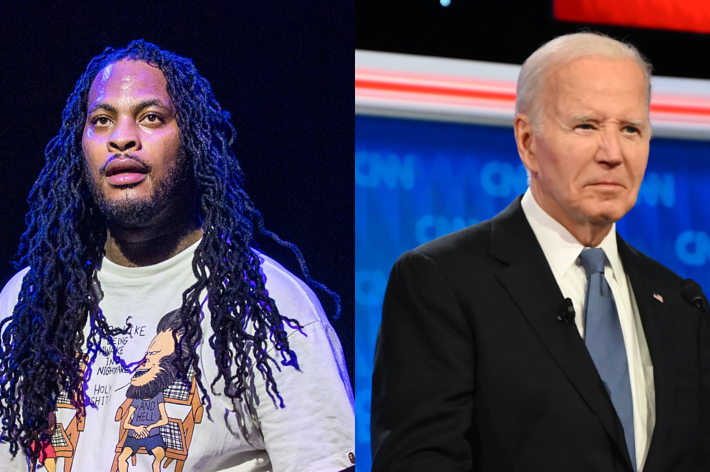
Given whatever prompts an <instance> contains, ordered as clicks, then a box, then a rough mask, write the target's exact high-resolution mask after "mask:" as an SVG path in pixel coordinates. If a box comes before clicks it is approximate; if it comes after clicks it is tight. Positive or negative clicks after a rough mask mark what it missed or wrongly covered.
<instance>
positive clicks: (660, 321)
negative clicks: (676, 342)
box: [617, 235, 676, 472]
mask: <svg viewBox="0 0 710 472" xmlns="http://www.w3.org/2000/svg"><path fill="white" fill-rule="evenodd" d="M617 236H618V235H617ZM617 245H618V247H619V255H620V256H621V261H622V263H623V264H624V270H625V271H626V275H627V276H628V277H629V280H630V282H631V287H632V289H633V294H634V298H635V299H636V304H637V306H638V310H639V316H640V318H641V324H642V325H643V332H644V335H645V337H646V344H647V345H648V351H649V354H650V355H651V362H652V364H653V380H654V388H655V396H656V402H655V403H656V423H655V426H654V430H653V436H652V437H651V438H650V448H649V453H648V457H647V458H646V467H645V468H644V470H645V471H647V472H651V471H652V470H653V468H652V464H654V463H655V462H656V461H657V459H656V458H655V456H656V455H659V454H660V455H662V454H663V444H666V443H667V435H668V432H669V431H670V429H671V428H670V426H671V423H672V419H673V392H674V391H675V383H676V376H675V370H674V368H673V364H672V359H674V358H675V355H674V346H673V343H672V342H670V340H671V339H674V337H673V336H670V335H669V333H671V332H672V331H673V329H674V327H673V323H672V316H671V315H672V314H671V313H670V310H671V307H670V305H669V303H670V300H671V299H672V297H671V296H670V294H668V293H664V290H663V289H664V288H666V289H667V287H655V286H654V284H653V281H652V280H651V279H650V277H649V276H648V274H651V273H653V271H652V270H651V268H650V267H646V266H645V264H644V258H643V257H641V256H640V254H638V252H637V251H636V250H635V249H633V248H631V247H630V246H629V245H628V244H626V242H625V241H624V240H623V239H621V238H620V237H617ZM654 294H657V295H660V296H661V297H663V298H664V299H665V300H668V301H669V303H661V302H660V301H659V300H657V299H656V298H654ZM659 459H660V457H659Z"/></svg>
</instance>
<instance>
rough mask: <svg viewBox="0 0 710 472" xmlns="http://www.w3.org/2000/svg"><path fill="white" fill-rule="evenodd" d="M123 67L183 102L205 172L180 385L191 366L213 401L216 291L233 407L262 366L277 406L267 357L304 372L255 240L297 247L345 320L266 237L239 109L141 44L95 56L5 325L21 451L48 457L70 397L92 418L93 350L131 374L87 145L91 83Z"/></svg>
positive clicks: (0, 362) (25, 238) (1, 350)
mask: <svg viewBox="0 0 710 472" xmlns="http://www.w3.org/2000/svg"><path fill="white" fill-rule="evenodd" d="M122 59H127V60H139V61H145V62H147V63H149V64H151V65H153V66H156V67H158V68H159V69H160V70H161V71H162V73H163V75H164V76H165V79H166V81H167V92H168V94H169V96H170V98H171V100H172V101H173V103H174V104H175V108H176V119H177V123H178V127H179V130H180V131H179V132H180V141H181V144H182V146H183V148H184V150H185V152H186V154H187V156H188V158H189V160H190V162H191V164H192V169H193V171H194V178H195V188H196V200H197V206H198V211H199V217H200V220H201V223H202V228H203V232H204V234H203V237H202V240H201V242H200V243H199V245H198V247H197V248H196V250H195V255H194V258H193V261H192V270H193V272H194V274H195V276H196V278H197V282H196V283H195V284H194V285H193V286H191V287H189V288H188V289H187V290H186V291H185V292H184V293H183V295H182V308H181V311H180V313H181V318H182V329H181V339H180V340H179V341H178V339H177V336H176V335H175V333H173V335H174V340H175V342H176V351H177V354H178V355H177V356H176V358H177V362H178V364H179V365H177V367H178V372H179V376H180V378H183V379H184V378H186V373H187V369H188V368H189V366H190V364H191V365H192V366H193V368H194V369H195V378H196V379H197V383H198V385H199V388H200V390H201V392H202V396H203V402H204V401H205V400H207V401H209V399H208V398H206V397H207V390H206V388H205V386H204V385H203V382H202V380H201V372H200V369H199V366H198V362H197V360H198V355H197V353H196V344H197V343H198V342H199V340H200V339H201V338H202V330H201V328H200V316H201V306H200V295H201V294H202V293H204V292H205V291H206V293H207V300H208V307H209V311H210V314H211V322H212V325H213V326H219V330H217V329H215V334H214V335H213V336H211V337H210V339H209V345H210V346H211V347H212V349H213V350H214V355H215V361H216V364H217V368H218V372H219V374H218V376H217V378H216V379H214V381H213V382H212V384H211V389H212V391H213V392H214V387H215V385H216V383H217V382H218V381H219V380H220V379H222V380H223V381H224V391H223V392H222V393H224V394H225V395H227V396H228V397H229V398H231V399H232V401H235V400H236V399H240V398H242V396H243V394H244V393H245V391H246V390H247V388H248V382H249V380H250V378H251V376H252V375H254V374H255V372H254V370H253V369H254V368H256V370H258V371H259V372H260V373H261V375H263V376H264V378H265V380H266V388H267V391H268V392H269V394H270V395H271V396H272V398H274V399H275V398H277V397H278V398H279V399H280V396H279V393H278V389H277V385H276V382H275V380H274V377H273V375H272V371H271V367H270V366H269V363H268V361H269V359H270V357H269V355H268V354H267V349H269V343H273V345H274V347H275V349H276V351H275V352H276V354H275V355H279V356H281V357H283V358H284V359H288V360H290V361H292V362H291V363H292V364H293V365H297V363H296V362H294V361H295V353H293V352H292V351H291V350H290V348H289V343H288V338H287V333H286V331H285V328H284V324H285V323H291V324H292V325H294V326H295V325H298V323H297V322H296V321H294V320H291V319H289V318H286V317H284V316H282V315H280V314H279V311H278V308H277V307H276V304H275V303H274V301H273V300H272V299H271V298H269V296H268V294H267V292H266V290H265V286H264V279H263V277H262V275H260V262H259V257H258V255H257V254H256V253H255V252H254V250H253V249H252V247H253V246H254V245H255V243H254V240H253V237H254V235H255V234H262V235H265V236H267V237H268V238H270V239H272V240H274V241H276V242H277V243H279V244H281V245H283V246H285V247H287V248H289V249H291V250H292V251H293V252H294V254H295V255H296V258H297V259H298V261H299V264H300V266H301V270H302V272H303V276H304V279H305V280H306V282H308V283H309V285H311V286H312V287H313V288H318V289H321V290H324V291H326V292H327V293H328V294H330V295H331V297H333V300H334V302H335V306H336V314H335V317H337V316H338V314H339V312H340V300H339V298H338V296H337V295H336V294H334V293H332V292H330V291H329V290H328V289H327V288H326V287H325V286H323V285H322V284H319V283H318V282H315V281H313V280H312V279H311V277H310V274H309V272H308V269H307V267H306V265H305V262H304V260H303V256H302V255H301V253H300V251H299V250H298V249H297V248H296V247H295V246H294V245H292V244H291V243H288V242H285V241H282V240H281V239H279V238H278V236H276V235H275V234H273V233H271V232H269V231H267V230H265V229H264V222H263V219H262V217H261V215H260V213H259V212H258V211H257V210H256V209H255V208H254V205H253V204H252V202H251V200H250V199H249V197H248V196H247V194H246V193H245V192H244V190H243V188H242V182H243V174H242V171H241V168H240V166H239V163H238V162H237V159H236V158H235V156H234V154H233V152H232V150H231V148H230V147H231V145H232V143H233V142H234V138H235V130H234V128H233V127H232V125H231V124H230V122H229V113H228V112H226V111H224V110H222V108H221V107H220V105H219V103H217V101H216V100H215V98H214V95H213V93H212V89H211V87H210V84H209V83H208V81H207V80H206V79H205V78H203V77H202V76H201V75H200V74H199V73H198V72H197V69H196V68H195V66H194V64H193V63H192V61H191V60H189V59H186V58H183V57H180V56H178V55H176V54H173V53H170V52H168V51H164V50H161V49H159V48H158V47H157V46H155V45H153V44H150V43H147V42H145V41H142V40H139V41H133V42H131V44H129V46H128V47H127V48H125V49H119V50H115V49H113V48H107V49H106V50H104V52H103V53H102V54H100V55H99V56H96V57H95V58H94V59H92V60H91V62H90V63H89V65H88V66H87V69H86V72H84V74H83V75H82V76H81V77H80V78H79V80H78V81H77V83H76V86H75V88H74V91H73V92H72V94H71V95H70V96H69V99H68V100H67V105H66V107H65V109H64V112H63V114H62V126H61V129H60V132H59V134H58V135H57V136H56V137H54V138H53V139H52V140H51V141H50V142H49V144H48V146H47V148H46V150H45V159H46V164H45V166H44V168H43V169H42V171H41V173H40V175H39V178H38V179H37V181H36V182H35V184H34V187H33V188H32V191H31V192H30V197H29V200H28V202H29V204H30V212H29V213H28V214H27V217H26V223H27V230H26V232H25V233H24V234H23V235H22V238H21V243H20V250H19V256H20V259H19V262H18V264H17V266H18V268H19V267H26V266H29V267H30V269H29V272H28V273H27V274H26V275H25V277H24V279H23V282H22V288H21V290H20V294H19V300H18V303H17V305H16V306H15V309H14V311H13V313H12V316H11V317H9V318H7V319H5V320H4V321H2V323H0V330H2V337H1V339H0V418H2V427H1V429H0V440H2V441H5V442H9V444H10V451H11V452H12V454H13V455H15V454H16V453H17V452H18V450H19V449H22V451H23V452H24V453H25V454H26V455H27V456H29V457H31V458H33V459H36V458H37V457H38V455H39V450H40V447H38V446H39V444H38V440H39V434H40V433H41V432H42V431H43V430H45V429H46V428H47V427H48V418H49V414H50V412H52V411H53V410H54V409H55V405H56V399H57V397H58V396H59V394H60V392H62V391H64V392H66V393H67V394H68V395H69V398H74V399H75V402H76V403H77V409H78V411H77V414H80V415H81V414H84V404H85V402H89V400H88V398H85V397H84V394H83V389H82V385H83V383H84V382H85V381H86V380H88V375H89V374H88V372H90V369H84V363H85V362H87V361H86V354H85V353H92V352H93V353H94V354H93V356H94V357H95V356H96V353H97V352H98V350H99V347H100V345H101V343H102V341H104V342H105V343H107V344H108V345H109V346H111V347H112V349H113V351H112V355H113V357H114V360H116V361H117V362H120V363H121V364H122V365H124V366H125V363H124V362H123V361H122V360H121V359H119V358H118V356H117V353H116V349H115V347H114V341H113V337H114V336H117V335H119V334H125V332H126V329H125V328H124V329H121V328H115V327H111V326H109V325H108V323H107V321H106V319H105V318H104V316H103V314H102V312H101V310H100V308H99V301H100V289H97V288H98V285H97V284H98V281H97V280H96V271H97V266H99V265H100V261H101V259H102V258H103V256H104V244H105V242H106V237H107V222H106V219H105V217H104V216H103V215H102V214H101V211H100V210H99V208H98V206H97V204H96V202H94V199H93V198H92V196H91V195H92V194H91V188H90V187H91V182H89V181H88V178H87V177H86V174H87V173H86V172H84V166H85V159H84V155H83V152H82V147H81V141H82V133H83V130H84V124H85V122H86V115H87V100H88V95H89V90H90V88H91V84H92V83H93V81H94V78H95V77H96V75H97V74H98V73H99V72H100V71H101V70H102V69H103V68H104V67H106V66H107V65H109V64H112V63H115V62H118V61H120V60H122ZM87 322H88V331H89V334H88V336H86V338H85V336H84V334H83V333H84V328H85V326H86V324H87ZM183 330H184V331H183ZM250 351H251V355H253V357H254V360H253V361H252V360H251V359H250V358H249V352H250ZM92 360H93V358H91V359H89V361H88V362H89V365H90V364H91V361H92ZM281 406H283V401H281ZM33 443H34V444H35V446H34V447H33Z"/></svg>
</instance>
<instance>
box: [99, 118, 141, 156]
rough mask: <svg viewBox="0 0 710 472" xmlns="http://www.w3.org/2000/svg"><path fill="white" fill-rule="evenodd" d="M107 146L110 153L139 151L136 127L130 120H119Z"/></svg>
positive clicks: (138, 136)
mask: <svg viewBox="0 0 710 472" xmlns="http://www.w3.org/2000/svg"><path fill="white" fill-rule="evenodd" d="M107 146H108V151H109V152H111V153H116V152H126V151H137V150H138V149H140V135H139V132H138V126H137V125H136V124H135V123H133V121H132V120H128V119H123V120H119V122H118V123H117V125H116V127H115V128H114V131H113V134H112V135H111V137H110V138H109V140H108V143H107Z"/></svg>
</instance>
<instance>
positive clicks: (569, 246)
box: [522, 189, 656, 471]
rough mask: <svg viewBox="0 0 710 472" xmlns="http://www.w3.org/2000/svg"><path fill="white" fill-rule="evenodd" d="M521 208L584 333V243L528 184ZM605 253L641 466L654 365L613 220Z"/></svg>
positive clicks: (651, 418) (650, 419) (650, 420)
mask: <svg viewBox="0 0 710 472" xmlns="http://www.w3.org/2000/svg"><path fill="white" fill-rule="evenodd" d="M522 207H523V212H524V213H525V216H526V218H527V219H528V223H530V226H531V227H532V230H533V232H534V233H535V236H536V237H537V240H538V242H539V243H540V246H542V251H543V252H544V253H545V257H546V258H547V262H548V263H549V264H550V268H551V269H552V273H553V275H554V276H555V280H556V281H557V285H559V287H560V290H561V291H562V295H563V296H564V297H566V298H570V299H571V300H572V303H573V304H574V312H575V313H576V316H575V318H574V321H575V323H576V325H577V329H578V330H579V334H580V335H581V336H582V338H584V299H585V296H584V295H585V291H586V284H587V275H586V274H585V272H584V268H582V266H581V264H580V262H579V255H580V253H581V252H582V250H583V249H584V245H583V244H582V243H580V242H579V241H577V239H576V238H575V237H574V236H572V234H571V233H570V232H569V231H568V230H567V229H566V228H565V227H564V226H562V225H561V224H560V223H558V222H557V221H556V220H555V219H553V218H552V217H551V216H550V215H548V214H547V213H546V212H545V210H543V209H542V208H541V207H540V205H538V203H537V201H535V198H534V197H533V195H532V192H531V191H530V189H528V191H527V192H525V195H524V196H523V200H522ZM597 247H600V248H602V249H603V250H604V253H605V254H606V262H605V264H604V276H605V277H606V280H607V282H608V283H609V286H610V287H611V291H612V294H613V295H614V300H615V301H616V309H617V311H618V313H619V321H620V322H621V331H622V333H623V336H624V344H625V346H626V357H627V361H628V364H629V376H630V381H631V397H632V400H633V405H634V408H633V410H634V439H635V443H636V463H637V464H638V470H639V471H642V470H643V466H644V463H645V462H646V455H647V454H648V446H649V443H650V439H651V436H652V434H653V427H654V424H655V422H656V415H655V411H656V395H655V390H654V387H653V365H652V364H651V355H650V354H649V352H648V344H647V343H646V336H645V335H644V332H643V326H642V325H641V318H640V317H639V312H638V306H637V305H636V299H635V297H634V294H633V290H632V289H631V284H630V283H629V280H628V277H627V276H626V272H624V267H623V265H622V264H621V259H620V258H619V251H618V249H617V246H616V224H614V225H613V226H612V227H611V230H610V231H609V234H607V235H606V237H605V238H604V240H603V241H602V242H601V244H599V246H597Z"/></svg>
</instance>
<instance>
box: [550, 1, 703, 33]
mask: <svg viewBox="0 0 710 472" xmlns="http://www.w3.org/2000/svg"><path fill="white" fill-rule="evenodd" d="M553 5H554V15H555V18H556V19H558V20H562V21H575V22H581V23H602V24H608V25H619V26H636V27H641V28H656V29H668V30H678V31H691V32H697V33H710V1H708V0H621V1H620V0H554V3H553Z"/></svg>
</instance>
